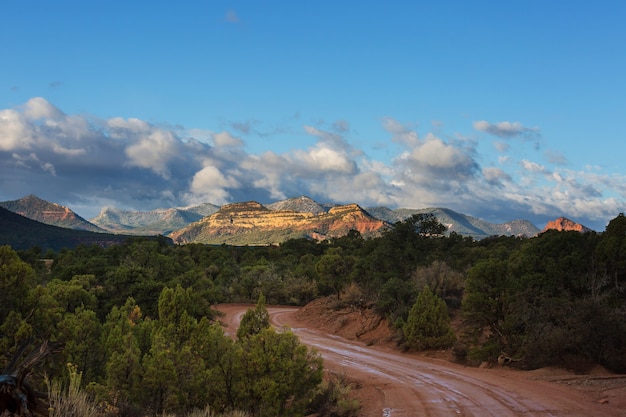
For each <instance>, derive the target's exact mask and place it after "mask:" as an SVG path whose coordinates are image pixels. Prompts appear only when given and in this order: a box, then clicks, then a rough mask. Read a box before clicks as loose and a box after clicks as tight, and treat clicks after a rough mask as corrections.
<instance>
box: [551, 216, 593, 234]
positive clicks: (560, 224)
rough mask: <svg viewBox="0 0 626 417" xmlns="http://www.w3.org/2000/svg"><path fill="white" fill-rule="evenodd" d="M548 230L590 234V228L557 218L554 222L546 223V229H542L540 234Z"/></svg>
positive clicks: (563, 218)
mask: <svg viewBox="0 0 626 417" xmlns="http://www.w3.org/2000/svg"><path fill="white" fill-rule="evenodd" d="M548 230H558V231H559V232H569V231H575V232H590V231H591V229H590V228H588V227H586V226H583V225H582V224H580V223H576V222H574V221H572V220H570V219H567V218H565V217H559V218H558V219H556V220H553V221H551V222H548V224H546V227H544V228H543V230H542V232H546V231H548Z"/></svg>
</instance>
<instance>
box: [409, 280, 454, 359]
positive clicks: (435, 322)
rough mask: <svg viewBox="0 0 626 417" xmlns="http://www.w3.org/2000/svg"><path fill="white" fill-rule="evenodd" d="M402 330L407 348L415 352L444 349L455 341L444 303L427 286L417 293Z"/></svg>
mask: <svg viewBox="0 0 626 417" xmlns="http://www.w3.org/2000/svg"><path fill="white" fill-rule="evenodd" d="M402 330H403V331H404V338H405V339H406V341H407V343H408V344H409V346H410V347H411V348H413V349H416V350H423V349H440V348H445V347H449V346H451V345H452V344H453V343H454V341H455V336H454V332H453V331H452V327H451V326H450V316H449V315H448V309H447V307H446V303H445V302H444V301H443V300H442V299H441V298H439V297H437V296H436V295H434V294H433V293H432V291H431V290H430V288H429V287H428V286H425V287H424V289H423V290H422V291H421V292H420V293H419V295H418V297H417V300H416V301H415V304H413V307H411V311H410V312H409V317H408V319H407V322H406V324H405V325H404V326H403V328H402Z"/></svg>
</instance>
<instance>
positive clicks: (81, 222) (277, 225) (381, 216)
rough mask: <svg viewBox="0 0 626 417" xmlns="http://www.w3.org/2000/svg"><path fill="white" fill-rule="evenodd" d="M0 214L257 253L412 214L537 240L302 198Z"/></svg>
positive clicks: (37, 205) (444, 216) (374, 232)
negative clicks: (92, 212)
mask: <svg viewBox="0 0 626 417" xmlns="http://www.w3.org/2000/svg"><path fill="white" fill-rule="evenodd" d="M0 207H3V208H6V209H8V210H10V211H12V212H14V213H17V214H20V215H23V216H24V217H27V218H29V219H32V220H36V221H38V222H41V223H45V224H49V225H55V226H61V227H63V228H67V229H76V230H81V231H91V232H99V233H105V232H106V233H112V234H124V235H143V236H153V235H165V236H168V237H170V238H171V239H172V240H173V241H174V242H176V243H180V244H184V243H210V244H223V243H225V244H233V245H262V244H271V243H280V242H283V241H285V240H288V239H291V238H302V237H303V238H310V239H315V240H323V239H328V238H333V237H340V236H343V235H345V234H346V233H348V231H350V230H353V229H354V230H358V231H359V232H360V233H361V234H362V235H363V236H364V237H375V236H378V235H380V234H381V233H383V232H384V231H385V230H387V229H389V228H390V227H392V225H393V224H394V223H396V222H398V221H402V220H405V219H407V218H408V217H410V216H412V215H414V214H432V215H433V216H435V217H436V218H437V220H438V221H439V222H440V223H442V224H443V225H445V226H446V227H447V231H448V233H452V232H454V233H457V234H459V235H462V236H471V237H473V238H475V239H482V238H485V237H489V236H500V235H505V236H527V237H532V236H535V235H537V234H538V233H540V232H542V230H540V229H538V228H537V227H536V226H535V225H533V224H532V223H531V222H529V221H527V220H513V221H510V222H506V223H502V224H496V223H490V222H487V221H484V220H481V219H478V218H476V217H472V216H469V215H466V214H461V213H458V212H456V211H454V210H451V209H447V208H438V207H435V208H422V209H408V208H400V209H395V210H392V209H389V208H387V207H370V208H361V207H360V206H359V205H357V204H348V205H334V204H327V203H318V202H316V201H314V200H312V199H310V198H309V197H306V196H300V197H295V198H290V199H286V200H281V201H276V202H274V203H271V204H267V205H262V204H260V203H258V202H254V201H250V202H241V203H233V204H227V205H224V206H221V207H220V206H217V205H214V204H210V203H204V204H200V205H197V206H189V207H175V208H163V209H156V210H151V211H132V210H122V209H117V208H114V207H105V208H103V209H102V211H101V212H100V214H99V215H98V216H96V217H95V218H93V219H90V221H87V220H85V219H83V218H82V217H80V216H79V215H77V214H76V213H74V212H73V211H72V210H71V209H69V208H67V207H64V206H61V205H59V204H56V203H50V202H47V201H45V200H42V199H40V198H38V197H36V196H33V195H29V196H26V197H23V198H21V199H19V200H14V201H5V202H0ZM547 229H557V230H578V231H589V230H590V229H588V228H586V227H585V226H583V225H580V224H577V223H575V222H573V221H571V220H568V219H565V218H559V219H557V220H555V221H554V222H550V223H549V224H548V225H547V226H546V228H545V229H544V230H543V231H545V230H547ZM2 243H3V242H2V241H0V244H2Z"/></svg>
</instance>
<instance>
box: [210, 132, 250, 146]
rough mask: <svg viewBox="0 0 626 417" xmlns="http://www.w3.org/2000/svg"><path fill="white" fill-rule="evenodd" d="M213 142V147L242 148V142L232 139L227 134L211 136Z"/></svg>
mask: <svg viewBox="0 0 626 417" xmlns="http://www.w3.org/2000/svg"><path fill="white" fill-rule="evenodd" d="M213 142H214V143H215V146H218V147H221V146H229V147H239V146H243V141H242V140H241V139H239V138H236V137H234V136H233V135H231V134H230V133H228V132H220V133H216V134H214V135H213Z"/></svg>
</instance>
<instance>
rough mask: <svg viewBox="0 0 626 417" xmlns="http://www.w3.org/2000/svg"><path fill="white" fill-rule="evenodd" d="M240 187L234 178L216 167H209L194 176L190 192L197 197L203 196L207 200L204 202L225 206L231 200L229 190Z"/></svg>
mask: <svg viewBox="0 0 626 417" xmlns="http://www.w3.org/2000/svg"><path fill="white" fill-rule="evenodd" d="M238 186H239V184H238V183H237V181H236V180H235V179H234V178H232V177H227V176H225V175H224V174H223V173H222V172H221V171H220V170H219V169H217V168H216V167H215V166H212V165H209V166H206V167H204V168H202V169H201V170H200V171H198V172H196V174H195V175H194V176H193V178H192V180H191V186H190V191H191V193H192V194H193V195H195V196H196V197H197V196H201V197H202V198H203V199H205V200H204V201H210V202H212V203H214V204H224V203H226V202H228V200H229V198H230V194H229V192H228V191H227V188H232V187H238Z"/></svg>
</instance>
